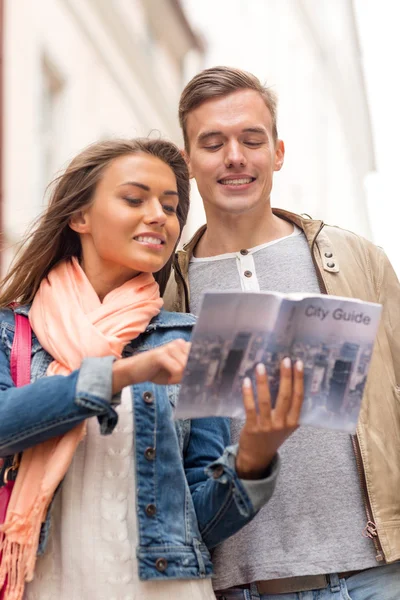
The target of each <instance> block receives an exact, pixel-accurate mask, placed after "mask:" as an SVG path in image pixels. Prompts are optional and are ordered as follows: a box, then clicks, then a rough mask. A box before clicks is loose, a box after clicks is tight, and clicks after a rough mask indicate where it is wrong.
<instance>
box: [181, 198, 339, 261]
mask: <svg viewBox="0 0 400 600" xmlns="http://www.w3.org/2000/svg"><path fill="white" fill-rule="evenodd" d="M272 212H273V213H274V215H276V216H277V217H280V218H281V219H285V221H289V223H294V224H295V225H297V227H299V228H300V229H301V230H302V231H303V232H304V235H305V236H306V238H307V241H308V245H309V247H310V249H312V247H313V245H314V243H315V241H316V239H317V237H318V247H319V249H320V254H321V259H322V267H323V269H324V270H325V271H328V272H330V273H338V272H339V263H338V260H337V257H336V254H335V251H334V248H333V246H332V243H331V241H330V240H329V237H328V236H327V235H326V233H325V232H324V231H323V227H324V222H323V221H321V220H320V219H311V218H310V217H308V216H307V215H304V216H303V215H297V214H296V213H292V212H289V211H287V210H283V209H281V208H273V209H272ZM206 229H207V225H202V226H201V227H200V228H199V229H198V230H197V231H196V233H195V234H194V235H193V237H192V238H191V239H190V240H189V241H188V242H187V243H186V244H184V246H183V249H182V250H181V251H180V252H178V260H179V259H180V260H179V262H180V263H181V267H183V270H184V271H186V268H187V261H188V260H190V258H191V256H192V255H193V251H194V248H195V247H196V244H197V243H198V241H199V240H200V238H201V237H202V235H203V234H204V232H205V230H206ZM185 263H186V264H185ZM185 267H186V268H185Z"/></svg>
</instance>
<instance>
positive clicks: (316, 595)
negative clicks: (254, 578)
mask: <svg viewBox="0 0 400 600" xmlns="http://www.w3.org/2000/svg"><path fill="white" fill-rule="evenodd" d="M251 587H252V589H251V590H241V589H239V588H231V589H230V590H229V591H227V592H224V595H223V596H220V595H218V596H217V598H218V600H400V563H395V564H393V565H384V566H383V567H376V568H374V569H368V570H367V571H363V572H362V573H358V574H357V575H353V576H352V577H348V578H347V579H339V577H338V576H337V575H331V576H330V584H329V585H328V587H326V588H325V589H323V590H315V591H310V592H299V593H295V594H262V595H260V594H259V593H258V592H257V589H256V586H255V585H254V584H252V586H251Z"/></svg>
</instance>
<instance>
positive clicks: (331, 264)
mask: <svg viewBox="0 0 400 600" xmlns="http://www.w3.org/2000/svg"><path fill="white" fill-rule="evenodd" d="M326 266H327V267H329V268H330V269H333V267H334V266H335V263H333V262H329V263H326Z"/></svg>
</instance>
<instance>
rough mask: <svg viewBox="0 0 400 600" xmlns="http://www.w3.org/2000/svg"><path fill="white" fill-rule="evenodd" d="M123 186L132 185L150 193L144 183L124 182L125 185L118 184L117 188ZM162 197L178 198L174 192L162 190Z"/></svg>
mask: <svg viewBox="0 0 400 600" xmlns="http://www.w3.org/2000/svg"><path fill="white" fill-rule="evenodd" d="M123 185H134V186H136V187H138V188H140V189H141V190H144V191H145V192H150V188H149V186H148V185H145V184H144V183H139V182H138V181H125V183H120V184H119V186H118V187H122V186H123ZM163 196H179V194H178V192H175V190H164V192H163Z"/></svg>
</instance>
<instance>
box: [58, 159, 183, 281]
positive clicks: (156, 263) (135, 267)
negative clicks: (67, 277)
mask: <svg viewBox="0 0 400 600" xmlns="http://www.w3.org/2000/svg"><path fill="white" fill-rule="evenodd" d="M178 202H179V198H178V192H177V184H176V178H175V175H174V173H173V171H172V169H171V168H170V167H169V166H168V165H167V164H166V163H164V162H163V161H162V160H160V159H159V158H156V157H154V156H151V155H148V154H144V153H139V154H127V155H124V156H121V157H119V158H116V159H115V160H113V161H112V162H111V163H110V164H109V165H108V166H107V168H106V169H105V171H104V173H103V176H102V178H101V180H100V182H99V183H98V185H97V187H96V191H95V193H94V197H93V202H92V203H91V204H90V206H88V207H87V208H86V209H84V210H83V211H81V212H80V213H79V214H77V215H76V216H75V217H74V218H73V219H72V220H71V223H70V226H71V228H72V229H74V230H75V231H77V232H78V233H79V234H80V238H81V243H82V264H83V268H84V270H85V272H86V274H87V275H88V276H89V279H90V278H91V277H90V275H91V276H92V277H95V278H98V277H101V279H102V280H104V281H105V280H108V281H110V282H111V280H114V281H115V284H122V283H123V282H124V281H127V280H128V279H131V278H132V277H134V276H135V275H137V274H138V273H140V272H147V273H155V272H156V271H159V270H160V269H161V268H162V267H163V266H164V265H165V264H166V262H167V261H168V259H169V258H170V256H171V254H172V252H173V250H174V248H175V245H176V242H177V240H178V237H179V233H180V228H179V222H178V217H177V214H176V210H177V207H178Z"/></svg>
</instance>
